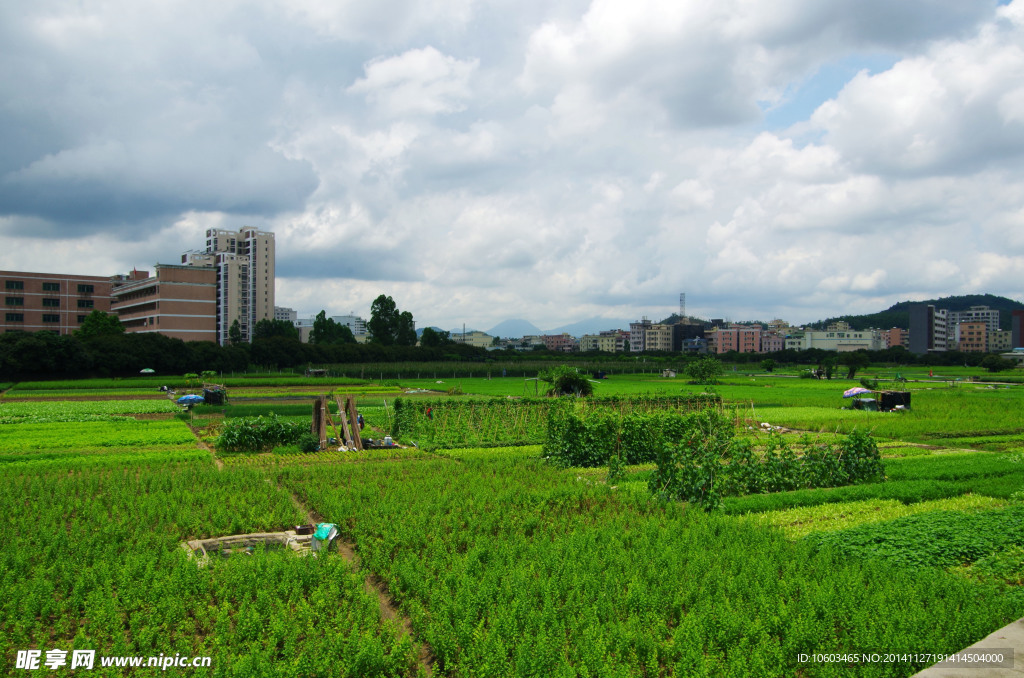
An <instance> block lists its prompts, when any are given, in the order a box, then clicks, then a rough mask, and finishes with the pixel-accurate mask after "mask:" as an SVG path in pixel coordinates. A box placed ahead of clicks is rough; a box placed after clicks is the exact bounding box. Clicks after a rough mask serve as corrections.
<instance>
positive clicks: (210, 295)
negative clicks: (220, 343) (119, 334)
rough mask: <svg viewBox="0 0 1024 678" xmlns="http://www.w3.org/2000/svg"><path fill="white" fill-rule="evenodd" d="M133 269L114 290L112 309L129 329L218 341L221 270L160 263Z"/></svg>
mask: <svg viewBox="0 0 1024 678" xmlns="http://www.w3.org/2000/svg"><path fill="white" fill-rule="evenodd" d="M154 270H155V273H154V275H153V276H152V277H150V275H149V273H148V272H137V271H136V272H133V273H132V274H131V275H129V276H127V277H126V278H125V279H124V280H123V281H122V282H120V283H119V284H118V285H117V286H116V287H115V288H114V289H113V291H112V292H111V297H112V298H111V304H110V307H111V310H112V311H114V312H115V313H117V317H118V318H119V319H120V320H121V324H122V325H124V329H125V331H126V332H140V333H143V332H159V333H160V334H163V335H166V336H168V337H173V338H175V339H182V340H183V341H217V271H216V269H214V268H212V267H208V266H176V265H170V264H157V265H156V267H155V269H154Z"/></svg>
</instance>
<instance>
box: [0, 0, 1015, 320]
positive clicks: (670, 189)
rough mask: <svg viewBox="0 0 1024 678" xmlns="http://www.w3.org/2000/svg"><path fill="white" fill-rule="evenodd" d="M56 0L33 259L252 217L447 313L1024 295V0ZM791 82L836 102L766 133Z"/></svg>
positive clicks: (189, 243)
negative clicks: (828, 83) (153, 0)
mask: <svg viewBox="0 0 1024 678" xmlns="http://www.w3.org/2000/svg"><path fill="white" fill-rule="evenodd" d="M25 7H28V9H25V8H24V7H21V6H19V9H17V10H16V9H14V8H12V7H3V8H0V102H3V103H2V104H0V143H3V145H4V153H3V154H0V238H2V244H3V246H2V247H0V267H2V268H23V267H33V268H43V269H44V270H48V269H61V268H66V267H67V266H70V265H71V262H72V261H82V260H88V261H92V262H94V265H95V266H96V267H97V268H100V267H102V268H103V269H104V271H103V272H106V269H113V270H126V269H127V268H130V267H131V266H133V265H139V266H140V267H141V266H144V265H146V263H152V262H153V261H156V260H161V261H174V260H176V259H177V257H178V256H179V254H180V250H182V249H187V248H190V247H198V246H200V245H201V241H202V236H201V234H202V231H203V230H204V229H205V228H208V227H212V226H218V227H220V226H223V227H228V228H232V227H238V226H241V225H242V224H253V225H257V226H262V227H265V228H269V229H271V230H274V231H276V233H277V234H278V239H277V242H278V258H279V262H278V263H279V275H280V276H281V280H280V284H279V302H280V303H282V304H284V305H290V306H293V307H296V308H297V309H300V310H303V311H304V312H305V311H308V312H315V311H318V310H320V308H325V309H328V310H330V311H331V312H335V313H347V312H349V311H352V310H356V311H357V312H361V313H365V312H366V309H367V308H368V306H369V303H370V301H371V300H372V299H373V298H375V297H376V296H377V295H378V294H380V293H382V292H384V293H388V294H392V295H393V296H394V297H395V299H396V301H398V302H399V306H400V307H401V308H403V309H409V310H412V311H413V312H414V314H415V315H416V317H417V320H418V321H420V322H421V324H436V325H440V326H442V327H444V326H448V325H452V324H455V323H461V322H462V321H466V322H467V323H469V324H471V325H476V326H479V327H488V326H491V325H493V324H495V323H496V322H498V321H500V320H502V319H504V318H508V317H527V318H529V319H530V320H532V321H533V322H535V323H536V324H538V325H541V326H546V327H553V326H556V325H559V324H562V323H563V322H566V321H571V320H576V319H578V318H580V317H584V316H590V315H604V316H609V313H613V314H615V315H621V316H634V317H639V316H640V315H649V316H650V317H657V316H658V315H659V314H663V315H668V314H669V313H671V312H672V311H673V310H675V300H676V299H678V296H677V295H678V293H679V292H681V291H685V292H687V294H688V301H689V306H690V309H691V310H692V311H694V312H698V313H701V312H703V313H705V314H706V315H708V316H711V315H713V316H715V317H722V316H730V317H732V318H737V319H738V318H744V317H748V318H753V317H759V318H766V317H769V316H780V315H781V316H783V317H786V318H787V319H788V320H791V321H794V322H799V321H805V320H813V319H817V318H820V317H825V316H828V315H835V314H838V313H843V312H870V311H877V310H879V308H880V306H881V307H884V305H888V304H891V303H893V302H895V301H900V300H902V299H905V298H910V297H911V296H914V297H915V298H928V297H929V296H942V295H945V294H950V293H963V292H992V293H997V294H998V293H1001V294H1008V295H1013V294H1017V295H1018V296H1019V295H1020V289H1021V285H1020V284H1019V282H1018V281H1019V280H1020V258H1021V256H1022V254H1024V240H1022V238H1024V236H1022V235H1021V234H1022V233H1024V222H1022V219H1024V217H1022V214H1024V212H1022V210H1021V202H1020V195H1021V191H1022V190H1024V176H1022V175H1021V169H1020V167H1021V166H1022V165H1021V163H1020V160H1021V158H1020V154H1021V151H1022V146H1024V133H1022V132H1024V130H1021V127H1022V125H1024V87H1022V78H1024V75H1022V73H1024V56H1022V48H1021V45H1022V44H1024V40H1022V37H1024V36H1022V33H1021V32H1022V30H1024V29H1022V26H1024V0H1016V1H1015V2H1013V3H1012V4H1010V5H1007V6H1002V7H998V8H997V7H996V6H994V5H993V4H991V3H971V2H968V3H965V2H962V1H961V0H906V1H905V2H899V3H893V2H891V1H889V0H837V1H836V2H828V3H823V2H820V1H819V0H780V2H777V3H763V2H754V1H753V0H718V1H716V2H712V1H711V0H698V1H696V2H677V1H670V0H642V1H641V2H634V3H624V2H618V1H613V0H557V1H555V2H544V1H542V0H523V1H522V2H518V3H510V2H472V1H471V0H457V1H456V2H441V1H440V0H436V1H434V0H430V1H428V2H411V1H410V0H386V1H385V3H384V4H380V3H377V4H376V5H368V4H365V3H362V4H361V3H355V2H351V1H347V0H345V1H342V2H334V3H327V2H320V1H318V0H298V2H289V3H283V2H276V1H272V0H260V1H258V2H256V3H244V4H243V3H238V2H235V1H234V0H229V1H228V2H225V3H218V4H216V5H209V3H207V4H205V5H204V4H202V3H199V2H198V0H180V1H179V2H175V3H170V4H167V5H160V6H154V7H149V6H145V7H144V6H142V5H138V4H133V3H128V2H124V1H123V0H120V1H117V0H115V1H114V2H112V3H108V4H104V5H95V4H88V5H80V6H69V5H68V6H66V5H64V4H62V3H58V2H49V1H48V0H41V2H40V3H34V4H32V5H31V6H28V5H26V6H25ZM878 54H883V55H884V56H885V62H886V63H892V64H894V65H893V66H892V67H891V68H889V69H887V70H885V71H882V72H874V73H873V72H871V71H870V70H865V71H864V72H862V73H861V74H860V75H858V76H856V77H853V78H852V79H850V80H849V81H848V82H836V83H833V85H834V87H833V88H832V89H830V90H828V91H824V90H822V91H821V92H817V91H814V87H811V86H810V85H808V83H809V82H811V81H810V78H811V76H812V75H813V74H815V73H818V72H820V71H821V70H822V69H826V70H827V69H828V68H829V67H831V66H833V65H834V64H836V63H843V64H846V63H858V64H859V63H860V61H859V60H860V59H861V58H862V57H863V56H864V55H868V56H872V55H878ZM865 65H867V64H865ZM813 84H814V85H815V86H817V85H818V84H820V83H819V82H818V81H817V80H815V81H814V83H813ZM836 92H838V94H836ZM815 96H816V97H817V98H816V99H815V98H813V97H815ZM827 97H831V100H829V101H825V100H824V99H826V98H827ZM791 98H792V99H800V98H803V99H806V100H807V101H805V102H803V103H801V104H800V105H801V106H804V107H806V110H807V111H809V112H810V111H815V112H814V114H813V117H810V119H807V120H801V121H799V122H798V124H796V125H794V126H793V127H792V128H790V129H787V130H778V129H766V128H767V127H768V124H767V123H765V122H764V120H763V117H762V113H761V111H762V109H763V108H764V106H765V105H771V104H773V102H775V103H777V102H781V101H784V100H785V101H788V100H790V99H791ZM812 99H813V100H812ZM815 109H816V110H815ZM808 116H810V113H808ZM787 124H788V123H787ZM126 238H127V239H132V240H131V242H130V243H129V244H127V245H126V244H124V241H125V239H126ZM147 259H148V260H149V261H148V262H147V261H146V260H147ZM982 287H983V288H984V289H982ZM787 314H788V317H787Z"/></svg>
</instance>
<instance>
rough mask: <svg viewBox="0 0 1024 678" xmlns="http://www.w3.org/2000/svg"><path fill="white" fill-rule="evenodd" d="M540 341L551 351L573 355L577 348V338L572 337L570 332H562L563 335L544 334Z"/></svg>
mask: <svg viewBox="0 0 1024 678" xmlns="http://www.w3.org/2000/svg"><path fill="white" fill-rule="evenodd" d="M540 339H541V341H542V342H543V343H544V348H546V349H547V350H549V351H562V352H563V353H572V352H573V351H575V350H576V348H577V342H576V337H574V336H572V335H571V334H569V333H568V332H562V333H561V334H542V335H541V336H540Z"/></svg>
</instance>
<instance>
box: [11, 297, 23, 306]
mask: <svg viewBox="0 0 1024 678" xmlns="http://www.w3.org/2000/svg"><path fill="white" fill-rule="evenodd" d="M7 305H8V306H24V305H25V297H7Z"/></svg>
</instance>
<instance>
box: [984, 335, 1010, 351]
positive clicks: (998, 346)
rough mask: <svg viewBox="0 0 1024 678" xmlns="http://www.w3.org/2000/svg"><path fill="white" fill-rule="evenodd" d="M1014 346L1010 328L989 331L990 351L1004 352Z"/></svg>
mask: <svg viewBox="0 0 1024 678" xmlns="http://www.w3.org/2000/svg"><path fill="white" fill-rule="evenodd" d="M1012 348H1013V343H1012V334H1011V332H1010V330H996V331H995V332H989V333H988V352H989V353H1003V352H1005V351H1009V350H1010V349H1012Z"/></svg>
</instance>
